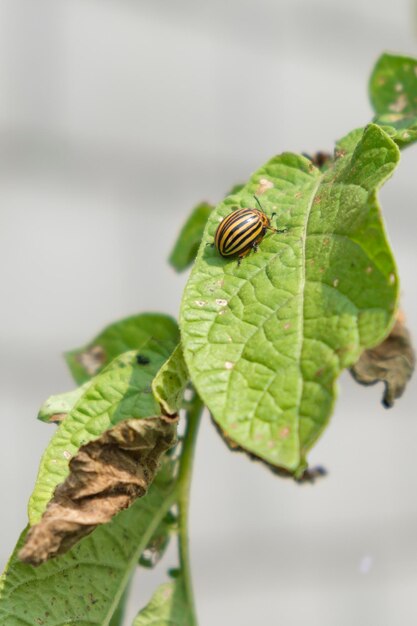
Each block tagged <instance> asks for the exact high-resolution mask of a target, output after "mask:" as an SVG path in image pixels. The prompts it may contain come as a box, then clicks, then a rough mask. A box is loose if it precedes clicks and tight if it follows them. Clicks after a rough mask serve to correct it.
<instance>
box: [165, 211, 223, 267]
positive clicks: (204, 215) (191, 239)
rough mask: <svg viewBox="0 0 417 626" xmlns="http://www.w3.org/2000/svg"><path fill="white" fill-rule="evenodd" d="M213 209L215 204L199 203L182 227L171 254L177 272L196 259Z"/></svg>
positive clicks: (170, 260)
mask: <svg viewBox="0 0 417 626" xmlns="http://www.w3.org/2000/svg"><path fill="white" fill-rule="evenodd" d="M212 210H213V206H212V205H211V204H208V203H207V202H202V203H201V204H198V205H197V206H196V207H195V208H194V209H193V211H192V213H191V215H190V217H189V218H188V219H187V221H186V222H185V224H184V226H183V227H182V230H181V232H180V234H179V236H178V239H177V241H176V243H175V246H174V248H173V250H172V252H171V254H170V256H169V262H170V264H171V265H172V267H173V268H174V269H176V270H177V272H182V271H184V270H186V269H187V267H189V266H190V265H191V263H192V262H193V261H194V258H195V255H196V254H197V250H198V247H199V245H200V242H201V238H202V236H203V231H204V228H205V226H206V223H207V219H208V216H209V215H210V213H211V211H212Z"/></svg>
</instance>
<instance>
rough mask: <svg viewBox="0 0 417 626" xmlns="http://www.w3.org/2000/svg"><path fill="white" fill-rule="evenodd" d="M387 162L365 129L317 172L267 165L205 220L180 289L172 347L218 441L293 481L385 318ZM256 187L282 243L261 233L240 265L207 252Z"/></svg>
mask: <svg viewBox="0 0 417 626" xmlns="http://www.w3.org/2000/svg"><path fill="white" fill-rule="evenodd" d="M398 159H399V151H398V148H397V146H396V144H395V143H394V142H393V141H392V140H391V139H390V138H389V137H388V136H387V135H386V133H385V132H384V131H383V130H381V129H380V128H379V127H378V126H376V125H370V126H369V127H367V129H366V130H365V131H364V132H363V134H362V135H361V136H360V139H359V141H358V143H357V145H356V148H355V149H354V151H353V153H352V154H350V155H348V154H345V155H343V156H339V158H337V159H336V160H335V162H334V164H333V166H332V167H331V168H330V169H328V170H327V171H326V172H320V171H319V170H318V169H316V168H315V167H314V165H313V164H312V163H311V162H310V161H309V160H307V159H305V158H303V157H301V156H298V155H295V154H290V153H284V154H283V155H281V156H278V157H276V158H274V159H272V160H271V161H270V162H269V163H267V164H266V165H265V166H264V167H263V168H261V169H260V170H259V171H258V172H257V173H256V174H254V176H253V177H252V178H251V179H250V181H249V183H248V184H247V185H246V186H245V188H244V189H243V190H242V191H241V192H240V194H238V195H237V196H236V195H234V196H233V197H232V198H231V199H229V198H227V199H226V200H225V201H224V202H222V203H221V204H220V205H219V206H218V207H217V208H216V209H215V210H214V211H213V212H212V213H211V215H210V217H209V220H208V224H207V228H206V230H205V233H204V237H203V241H202V244H201V247H200V250H199V253H198V256H197V259H196V262H195V264H194V268H193V270H192V272H191V276H190V278H189V281H188V284H187V286H186V289H185V293H184V297H183V302H182V307H181V331H182V340H183V342H182V346H183V351H184V357H185V361H186V364H187V367H188V371H189V374H190V377H191V380H192V383H193V384H194V385H195V387H196V390H197V392H198V393H199V395H200V396H201V398H202V400H203V402H204V403H205V404H206V405H207V406H208V408H209V409H210V411H211V413H212V414H213V417H214V419H215V420H216V422H217V423H218V424H219V426H220V427H221V428H222V430H223V432H224V433H225V435H226V436H227V437H228V438H229V439H231V440H233V441H235V442H236V443H237V444H238V445H240V446H241V447H242V448H244V449H245V450H247V451H249V452H251V453H253V454H255V455H257V456H259V457H261V458H262V459H264V460H265V461H267V462H269V463H271V464H273V465H277V466H279V467H282V468H284V469H287V470H288V471H291V472H293V473H295V475H296V476H300V475H302V473H303V472H304V471H305V466H306V463H305V456H306V453H307V452H308V450H309V449H310V448H311V447H312V445H313V444H314V442H315V441H316V440H317V438H318V437H319V435H320V434H321V432H322V431H323V429H324V428H325V426H326V425H327V422H328V420H329V417H330V414H331V411H332V408H333V402H334V398H335V391H336V389H335V381H336V378H337V377H338V375H339V374H340V372H341V371H342V370H343V369H344V368H346V367H350V366H352V364H353V363H355V362H356V361H357V360H358V358H359V356H360V354H361V352H362V351H363V350H364V349H365V348H370V347H373V346H375V345H377V344H378V343H380V342H381V340H383V339H384V337H385V336H386V334H387V332H388V331H389V328H390V326H391V324H392V319H393V316H394V315H395V311H396V305H397V296H398V280H397V274H396V268H395V264H394V261H393V257H392V253H391V250H390V247H389V245H388V242H387V240H386V236H385V232H384V227H383V224H382V221H381V215H380V209H379V206H378V202H377V197H376V193H377V190H378V189H379V187H380V186H381V185H382V183H383V182H384V181H385V180H386V179H387V178H388V177H389V176H390V175H391V174H392V172H393V170H394V168H395V167H396V165H397V162H398ZM268 181H269V184H268V185H267V184H266V183H267V182H268ZM260 185H262V186H263V188H264V190H265V191H264V193H263V194H262V206H263V208H264V210H265V212H266V213H267V214H268V215H269V216H272V214H273V213H274V212H277V214H278V218H276V220H273V222H274V225H277V227H280V228H281V227H282V226H286V227H287V232H285V233H284V234H269V233H268V234H267V235H266V236H265V237H264V239H263V240H262V242H261V243H260V245H259V250H258V252H257V253H256V254H250V255H248V256H247V257H246V258H244V259H243V260H242V262H241V264H240V265H239V264H238V263H237V261H236V260H235V259H230V258H229V259H224V258H222V257H220V255H219V254H218V252H217V251H216V250H215V249H212V248H211V247H210V246H207V245H206V244H207V243H212V242H213V239H214V234H215V232H216V229H217V227H218V225H219V222H220V221H221V219H222V218H224V217H225V216H226V215H228V214H229V213H230V212H231V211H232V210H233V208H234V207H235V205H236V204H238V206H240V207H248V206H249V207H250V206H253V195H254V194H256V193H259V187H260ZM237 200H239V202H237Z"/></svg>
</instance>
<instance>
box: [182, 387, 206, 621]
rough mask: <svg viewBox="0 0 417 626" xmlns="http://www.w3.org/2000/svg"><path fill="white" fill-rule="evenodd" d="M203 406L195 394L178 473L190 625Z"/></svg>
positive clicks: (192, 608) (184, 578)
mask: <svg viewBox="0 0 417 626" xmlns="http://www.w3.org/2000/svg"><path fill="white" fill-rule="evenodd" d="M203 408H204V406H203V403H202V402H201V400H200V398H199V397H198V395H197V394H195V396H194V398H193V401H192V403H191V406H190V408H189V409H188V411H187V428H186V431H185V435H184V440H183V450H182V454H181V460H180V469H179V474H178V513H179V533H178V544H179V545H178V547H179V557H180V566H181V574H182V580H183V585H184V592H185V596H186V598H187V602H188V606H189V612H190V617H191V623H190V626H197V619H196V616H195V603H194V595H193V585H192V579H191V567H190V556H189V545H188V507H189V502H190V487H191V474H192V468H193V459H194V450H195V443H196V439H197V432H198V427H199V425H200V418H201V414H202V412H203Z"/></svg>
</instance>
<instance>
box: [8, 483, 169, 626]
mask: <svg viewBox="0 0 417 626" xmlns="http://www.w3.org/2000/svg"><path fill="white" fill-rule="evenodd" d="M173 489H174V483H173V482H172V479H171V478H170V479H169V480H168V481H167V475H166V474H165V473H164V472H160V473H158V475H157V476H156V478H155V481H154V482H153V484H152V486H151V487H150V489H149V491H148V493H147V495H146V496H145V497H144V498H141V499H139V500H137V501H136V502H135V503H134V504H133V506H132V507H131V508H130V509H127V510H126V511H123V512H122V513H120V514H119V515H117V516H116V517H115V518H113V519H112V521H111V522H109V523H108V524H106V525H104V526H100V527H98V528H96V530H95V531H94V532H93V533H92V534H91V535H89V536H88V537H85V538H84V539H83V540H82V541H81V542H80V543H79V544H77V545H76V546H74V547H73V548H72V549H71V550H70V552H68V553H67V554H65V555H64V556H61V557H59V558H58V559H52V560H51V561H48V562H47V563H44V564H43V565H42V566H41V567H39V568H33V567H32V566H31V565H27V564H25V563H22V562H21V561H19V559H18V556H17V555H18V553H19V551H20V549H21V547H22V545H23V542H24V540H25V536H26V532H27V531H25V532H24V533H23V534H22V536H21V538H20V539H19V542H18V544H17V546H16V548H15V551H14V552H13V555H12V557H11V559H10V561H9V563H8V565H7V567H6V570H5V572H4V574H3V576H2V578H1V579H0V626H22V625H23V624H34V626H36V625H40V626H69V625H70V624H74V625H75V624H76V625H77V626H106V625H107V624H108V623H109V621H110V618H111V616H112V614H113V613H114V611H115V607H117V605H118V603H119V600H120V598H121V596H122V594H123V592H124V589H125V587H126V585H127V584H128V581H129V579H130V576H131V572H132V571H133V570H134V568H135V567H136V565H137V561H138V558H139V555H140V554H141V552H142V551H143V550H144V548H145V546H146V545H147V544H148V542H149V540H150V538H151V536H152V535H153V533H154V531H155V529H156V528H157V527H158V525H159V523H160V521H161V519H162V518H163V517H164V516H165V515H166V512H167V511H168V510H169V508H170V507H171V506H172V503H173V497H174V496H173Z"/></svg>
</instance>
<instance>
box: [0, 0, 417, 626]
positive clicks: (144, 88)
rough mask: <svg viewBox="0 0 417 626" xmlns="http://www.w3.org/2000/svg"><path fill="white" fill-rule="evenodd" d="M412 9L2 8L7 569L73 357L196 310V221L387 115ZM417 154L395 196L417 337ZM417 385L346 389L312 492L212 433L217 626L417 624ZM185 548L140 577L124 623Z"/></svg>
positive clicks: (354, 3)
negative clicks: (188, 226) (231, 193)
mask: <svg viewBox="0 0 417 626" xmlns="http://www.w3.org/2000/svg"><path fill="white" fill-rule="evenodd" d="M416 24H417V20H416V17H415V11H414V6H413V4H412V3H411V1H408V0H397V1H396V2H389V1H388V0H367V2H364V1H363V0H350V1H349V2H343V3H342V2H335V1H334V0H333V1H332V0H327V1H326V0H281V1H278V0H275V1H273V0H258V1H256V2H255V1H254V0H252V1H251V0H241V1H240V2H239V1H238V0H230V1H229V2H227V1H225V0H223V1H220V0H211V2H200V1H194V2H193V1H191V0H189V1H187V0H171V1H170V2H162V1H161V0H153V1H152V2H144V1H141V0H107V1H103V0H101V1H99V0H71V1H60V0H37V1H36V2H33V0H0V207H1V208H0V215H1V228H0V238H1V241H0V273H1V280H0V285H1V287H0V288H1V319H2V323H1V328H2V333H1V345H0V359H1V394H0V411H1V413H0V414H1V428H2V450H1V455H0V464H1V468H0V481H1V484H0V490H1V496H0V497H1V503H2V504H1V538H2V541H1V548H0V560H1V562H2V563H1V564H4V563H5V562H6V559H7V557H8V555H9V553H10V552H11V550H12V548H13V546H14V543H15V540H16V538H17V536H18V533H19V531H20V530H21V529H22V528H23V526H24V525H25V523H26V510H25V509H26V502H27V499H28V496H29V494H30V492H31V489H32V487H33V483H34V479H35V475H36V470H37V465H38V461H39V456H40V454H41V452H42V451H43V449H44V447H45V445H46V443H47V441H48V439H49V437H50V435H51V434H52V431H53V427H52V426H51V427H48V426H47V425H45V424H42V423H40V422H37V421H36V419H35V417H36V413H37V410H38V408H39V406H40V404H41V403H42V401H43V400H44V399H45V398H46V397H47V396H48V395H50V394H51V393H57V392H60V391H64V390H67V389H68V388H70V387H71V386H72V383H71V379H70V377H69V374H68V373H67V371H66V368H65V365H64V362H63V359H62V357H61V353H62V352H63V351H64V350H65V349H70V348H73V347H76V346H79V345H80V344H82V343H84V342H86V341H87V340H89V339H90V338H92V337H93V336H94V335H95V334H96V333H97V332H98V331H100V330H101V329H102V328H103V327H104V326H105V325H107V324H108V323H110V322H112V321H114V320H117V319H119V318H121V317H124V316H126V315H129V314H132V313H135V312H138V311H143V310H157V311H166V312H168V313H171V314H173V315H177V312H178V308H179V302H180V297H181V291H182V288H183V286H184V283H185V280H186V277H185V276H177V275H176V274H175V273H174V272H173V271H172V270H171V269H170V267H169V266H168V265H167V263H166V257H167V255H168V253H169V251H170V248H171V246H172V244H173V242H174V240H175V237H176V233H177V231H178V229H179V227H180V226H181V224H182V222H183V220H184V218H185V217H186V216H187V214H188V211H189V210H190V208H191V207H192V206H193V205H194V204H195V203H196V202H197V201H199V200H210V201H212V202H217V201H218V200H220V199H221V197H222V196H223V194H224V193H225V192H226V191H227V190H228V189H229V188H230V187H231V185H233V184H234V183H237V182H241V181H244V180H246V179H247V178H248V176H249V175H250V173H251V172H252V171H254V170H255V169H256V168H258V166H259V165H260V164H262V163H263V162H264V161H266V160H267V159H268V158H270V157H271V156H272V155H273V154H275V153H278V152H281V151H283V150H294V151H310V152H313V151H315V150H317V149H324V150H326V149H329V150H331V149H332V147H333V145H334V141H335V139H337V138H339V137H340V136H342V135H343V134H344V133H346V132H347V131H349V130H351V129H352V128H354V127H357V126H361V125H363V124H365V123H366V122H367V121H369V119H370V116H371V111H370V106H369V104H368V99H367V80H368V76H369V73H370V71H371V69H372V66H373V64H374V62H375V60H376V58H377V57H378V56H379V54H380V53H381V52H382V51H384V50H388V51H393V52H401V53H404V54H410V55H414V56H415V55H417V36H416ZM416 163H417V148H416V147H414V148H409V150H408V151H406V152H404V154H403V158H402V163H401V164H400V167H399V170H398V172H397V173H396V174H395V176H394V178H393V180H391V181H390V182H389V183H388V184H387V185H386V188H384V190H383V192H382V194H381V201H382V204H383V207H384V213H385V216H386V221H387V225H388V229H389V233H390V237H391V241H392V244H393V247H394V250H395V253H396V255H397V259H398V264H399V269H400V273H401V280H402V290H403V303H404V308H405V311H406V314H407V317H408V321H409V326H410V327H411V330H412V331H413V333H414V337H415V338H417V306H416V304H417V302H416V301H417V292H416V270H415V264H416V259H417V254H416V245H417V244H416V226H417V211H416V201H415V198H416V195H417V176H416ZM416 380H417V378H415V379H414V381H412V383H411V384H410V386H409V388H408V390H407V393H406V395H405V396H404V398H403V399H401V400H400V401H398V403H397V405H396V406H395V407H394V409H392V410H391V411H386V410H384V409H383V407H382V406H381V404H380V397H381V392H382V388H381V386H380V385H378V386H376V387H372V388H362V387H359V386H356V385H355V384H354V383H353V381H352V380H351V379H350V377H349V375H344V376H342V378H341V381H340V388H341V389H340V398H339V402H338V404H337V408H336V411H335V414H334V416H333V418H332V421H331V424H330V427H329V428H328V431H327V432H326V433H325V434H324V436H323V438H322V439H321V441H320V442H319V444H318V445H317V447H316V448H315V449H314V450H313V452H312V454H311V457H310V460H311V462H312V463H313V464H314V463H322V464H324V465H325V466H326V467H327V468H328V470H329V476H328V477H327V478H326V479H323V480H322V481H321V482H319V483H317V484H316V485H314V486H304V487H300V486H297V485H296V484H294V483H292V482H290V481H284V480H282V479H277V478H276V477H274V476H272V475H271V474H270V473H269V472H268V471H267V470H266V469H264V468H263V467H261V466H260V465H257V464H253V463H251V462H250V461H248V460H246V459H245V458H243V457H241V456H239V455H236V454H231V453H229V451H228V450H227V449H226V447H225V445H224V444H223V442H222V441H221V440H220V439H219V437H218V436H217V433H216V432H215V431H214V428H213V427H212V425H211V423H210V422H209V419H208V417H206V418H205V419H204V420H203V424H202V427H201V432H200V437H199V442H198V449H197V459H196V466H195V475H194V482H193V490H192V508H191V544H192V546H191V547H192V564H193V570H194V580H195V590H196V601H197V606H198V611H199V617H200V626H213V625H214V624H221V625H222V626H223V625H225V626H226V625H227V626H253V625H254V624H261V625H264V624H265V625H266V624H267V625H273V626H275V625H277V626H301V625H302V624H307V623H308V624H309V626H352V625H355V626H373V625H376V626H397V625H401V626H411V625H413V626H415V624H416V623H417V468H416V463H415V458H416V437H417V420H416V415H415V414H416V409H415V404H416V401H417V384H416ZM173 565H175V550H174V548H171V550H170V552H169V554H168V557H167V559H166V561H165V562H164V563H163V564H162V565H161V566H160V567H159V568H158V569H157V570H155V571H153V572H151V573H147V572H142V571H141V572H140V574H139V575H138V576H137V578H136V579H135V583H134V594H133V596H132V598H131V602H130V606H129V614H128V616H127V620H126V624H130V623H131V619H132V617H133V615H134V614H135V612H136V610H137V609H138V608H139V607H140V606H142V605H144V604H145V603H146V602H147V601H148V599H149V597H150V595H151V592H152V590H153V588H154V586H155V585H156V584H157V582H161V581H163V580H165V569H166V568H167V567H168V566H173Z"/></svg>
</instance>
